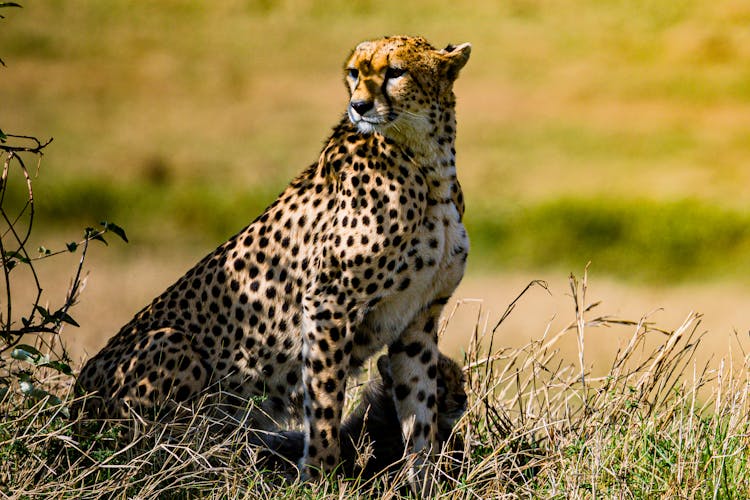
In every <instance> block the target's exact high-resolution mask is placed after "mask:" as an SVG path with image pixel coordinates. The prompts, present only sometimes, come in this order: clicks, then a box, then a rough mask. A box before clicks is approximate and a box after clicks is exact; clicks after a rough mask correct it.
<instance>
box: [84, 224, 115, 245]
mask: <svg viewBox="0 0 750 500" xmlns="http://www.w3.org/2000/svg"><path fill="white" fill-rule="evenodd" d="M85 238H86V239H87V240H97V241H101V242H102V243H104V244H105V245H107V246H109V244H108V243H107V240H105V239H104V238H103V237H102V233H101V232H100V231H97V230H96V229H94V228H93V227H87V228H86V235H85Z"/></svg>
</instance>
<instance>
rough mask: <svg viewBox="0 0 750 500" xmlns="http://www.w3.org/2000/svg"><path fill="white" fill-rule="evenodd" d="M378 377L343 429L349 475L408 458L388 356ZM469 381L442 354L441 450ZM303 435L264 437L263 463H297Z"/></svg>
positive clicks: (367, 473)
mask: <svg viewBox="0 0 750 500" xmlns="http://www.w3.org/2000/svg"><path fill="white" fill-rule="evenodd" d="M377 366H378V371H379V372H380V378H378V379H374V380H372V381H370V382H369V383H368V384H367V385H366V386H365V389H364V390H363V392H362V400H361V401H360V403H359V404H358V405H357V407H356V408H355V409H354V411H353V412H352V414H351V415H350V416H349V417H348V418H347V419H346V420H344V423H343V424H342V426H341V464H342V469H343V471H344V472H345V474H346V475H347V476H348V477H360V478H363V479H370V478H371V477H373V476H375V475H376V474H379V473H381V472H383V471H385V470H388V469H389V468H391V467H392V466H394V465H396V464H398V463H399V462H400V461H401V460H402V459H403V458H404V456H405V453H406V451H407V450H406V445H405V444H404V439H403V436H401V433H399V432H394V429H398V427H399V425H400V424H399V416H398V413H397V411H396V406H395V404H394V399H393V398H394V394H393V375H392V372H391V367H390V363H389V361H388V357H387V356H385V355H383V356H381V357H380V358H379V359H378V363H377ZM464 385H465V379H464V375H463V372H462V370H461V367H460V366H459V365H458V364H457V363H456V362H455V361H453V360H452V359H450V358H448V357H447V356H444V355H443V354H442V353H441V354H440V357H439V359H438V378H437V386H438V391H437V407H438V424H437V440H438V445H439V446H441V447H442V446H443V445H444V444H446V443H447V442H448V440H449V438H450V437H451V436H452V434H453V428H454V427H455V425H456V423H457V422H458V419H460V418H461V416H462V415H463V414H464V412H465V411H466V391H465V389H464ZM304 441H305V436H304V433H303V432H301V431H283V432H280V433H269V434H263V435H261V436H260V437H259V438H258V444H259V445H260V446H263V447H264V448H265V450H262V451H261V465H262V466H264V467H269V468H272V469H278V470H284V469H286V467H285V466H286V465H288V464H290V463H295V462H297V461H298V460H299V459H300V458H301V457H302V454H303V451H304V444H305V443H304Z"/></svg>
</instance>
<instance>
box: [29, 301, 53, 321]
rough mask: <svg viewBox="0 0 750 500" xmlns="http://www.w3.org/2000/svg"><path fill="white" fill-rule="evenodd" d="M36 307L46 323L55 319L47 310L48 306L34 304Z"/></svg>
mask: <svg viewBox="0 0 750 500" xmlns="http://www.w3.org/2000/svg"><path fill="white" fill-rule="evenodd" d="M34 309H35V310H36V311H38V312H39V314H41V315H42V318H43V319H44V321H45V322H46V323H49V322H51V321H54V320H55V318H54V317H53V316H52V315H51V314H50V312H49V311H48V310H47V308H45V307H42V306H40V305H38V304H37V305H36V306H34Z"/></svg>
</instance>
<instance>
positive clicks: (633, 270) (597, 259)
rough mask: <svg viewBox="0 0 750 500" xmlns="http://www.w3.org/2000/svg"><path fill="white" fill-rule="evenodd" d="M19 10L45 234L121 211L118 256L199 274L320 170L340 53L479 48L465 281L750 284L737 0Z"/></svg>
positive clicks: (742, 17)
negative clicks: (393, 45) (529, 274)
mask: <svg viewBox="0 0 750 500" xmlns="http://www.w3.org/2000/svg"><path fill="white" fill-rule="evenodd" d="M23 3H24V8H23V9H4V12H3V14H5V15H6V19H4V20H2V21H0V57H2V59H3V60H4V61H5V62H6V64H7V68H3V69H0V127H2V129H3V130H4V131H5V132H9V133H18V134H28V135H36V136H42V137H47V136H52V137H54V138H55V140H54V142H53V144H52V145H51V146H50V147H49V148H48V150H47V156H46V158H45V160H44V162H43V164H42V171H41V173H40V175H39V178H38V179H37V181H36V191H35V193H36V196H37V199H38V200H39V204H38V210H39V217H40V219H39V220H38V226H37V228H39V229H38V231H42V233H43V234H44V233H45V232H46V233H47V234H58V233H63V232H65V231H68V229H69V228H78V227H81V226H84V225H93V224H96V223H97V222H98V221H99V220H104V219H107V220H112V221H115V222H117V223H118V224H120V225H121V226H124V227H125V228H126V230H127V231H128V235H129V236H130V238H131V246H130V247H129V248H126V249H125V250H123V251H132V246H133V245H136V246H137V247H136V248H138V249H140V252H144V253H145V254H147V253H148V249H149V248H154V249H155V248H157V247H162V248H163V247H164V246H165V245H168V246H169V247H178V246H179V247H181V248H183V249H187V250H186V252H188V253H191V252H192V255H191V257H190V259H186V261H187V260H190V261H194V260H195V259H197V257H198V256H200V255H202V254H203V253H204V252H205V251H208V250H210V249H211V248H213V247H214V246H215V245H216V244H218V243H219V242H220V241H222V240H223V239H224V238H226V237H227V236H229V235H231V234H233V233H234V232H236V231H237V230H238V229H239V228H241V227H242V226H244V225H245V224H246V223H248V222H249V221H250V220H252V219H253V218H254V217H255V216H256V215H257V214H258V213H259V212H260V211H261V210H262V209H263V207H265V206H266V204H267V203H269V202H270V201H271V200H272V199H273V198H274V197H275V196H276V194H277V193H278V192H280V191H281V190H282V189H283V188H284V186H285V185H286V183H287V182H288V181H289V180H290V179H291V178H292V177H293V176H294V175H295V174H296V173H297V172H299V171H300V170H301V169H302V168H303V167H305V166H306V165H308V164H309V163H310V162H312V161H313V160H315V158H316V157H317V155H318V151H319V148H320V146H321V144H322V142H323V140H324V139H325V138H326V136H327V134H328V131H329V130H330V127H331V126H332V125H334V124H335V122H336V121H337V120H338V118H339V116H340V115H341V113H343V111H344V109H345V105H346V91H345V88H344V86H343V84H342V71H341V64H342V62H343V60H344V58H345V57H346V55H347V53H348V51H349V50H351V48H352V47H353V46H354V45H355V44H356V43H357V42H359V41H361V40H363V39H367V38H374V37H379V36H382V35H386V34H402V33H403V34H421V35H423V36H425V37H426V38H428V39H429V40H431V41H432V42H433V43H434V44H435V45H440V46H442V45H445V44H448V43H461V42H465V41H469V42H472V44H473V53H472V58H471V61H470V62H469V64H468V65H467V66H466V68H465V69H464V71H463V73H462V75H461V77H460V79H459V81H458V82H457V84H456V94H457V96H458V119H459V136H458V145H457V149H458V166H459V176H460V179H461V181H462V184H463V186H464V190H465V195H466V199H467V212H466V224H467V226H468V229H469V232H470V236H471V239H472V244H473V248H472V255H471V258H470V269H469V272H470V273H485V272H487V271H488V270H497V271H499V272H502V271H509V270H514V271H515V270H544V269H554V270H564V271H566V272H567V271H570V270H574V269H575V270H580V269H581V268H582V267H583V266H584V265H585V264H586V262H588V261H592V266H593V268H594V269H596V271H597V273H599V274H609V275H611V276H613V277H616V278H619V279H626V280H631V281H635V282H640V283H652V284H653V283H656V284H667V283H679V282H685V281H697V280H726V279H738V278H739V279H742V277H743V276H747V273H748V271H750V210H748V203H747V197H748V186H750V29H748V26H750V2H747V1H746V0H719V1H714V2H706V1H688V0H670V1H646V0H600V1H593V0H592V1H575V0H570V1H563V0H559V1H556V0H508V1H502V2H497V1H477V2H471V3H469V2H464V3H461V2H455V1H450V2H449V1H436V2H426V1H412V2H403V1H399V2H391V1H384V0H381V1H377V2H375V1H365V0H360V1H352V0H349V1H343V0H341V1H338V0H336V1H327V2H322V1H320V2H315V1H312V0H308V1H304V0H298V1H272V0H266V1H263V0H256V1H226V2H203V1H201V2H198V1H142V2H132V1H125V0H107V1H98V2H91V1H82V0H56V1H52V0H33V1H31V0H30V1H27V2H23ZM17 194H18V198H17V199H16V201H19V200H20V199H21V197H22V196H23V191H22V190H21V191H19V192H18V193H17ZM144 249H145V250H144ZM190 249H195V251H194V252H193V250H190ZM118 251H119V250H118ZM144 253H141V255H143V254H144ZM175 277H176V276H175Z"/></svg>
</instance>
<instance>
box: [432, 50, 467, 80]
mask: <svg viewBox="0 0 750 500" xmlns="http://www.w3.org/2000/svg"><path fill="white" fill-rule="evenodd" d="M438 54H440V56H441V60H442V61H443V67H444V68H445V73H446V76H447V77H448V78H449V79H450V80H451V81H452V80H455V79H456V78H458V72H459V71H460V70H461V68H463V67H464V65H465V64H466V63H467V62H468V61H469V56H470V55H471V44H470V43H462V44H461V45H448V46H447V47H445V48H444V49H442V50H439V51H438Z"/></svg>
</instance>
